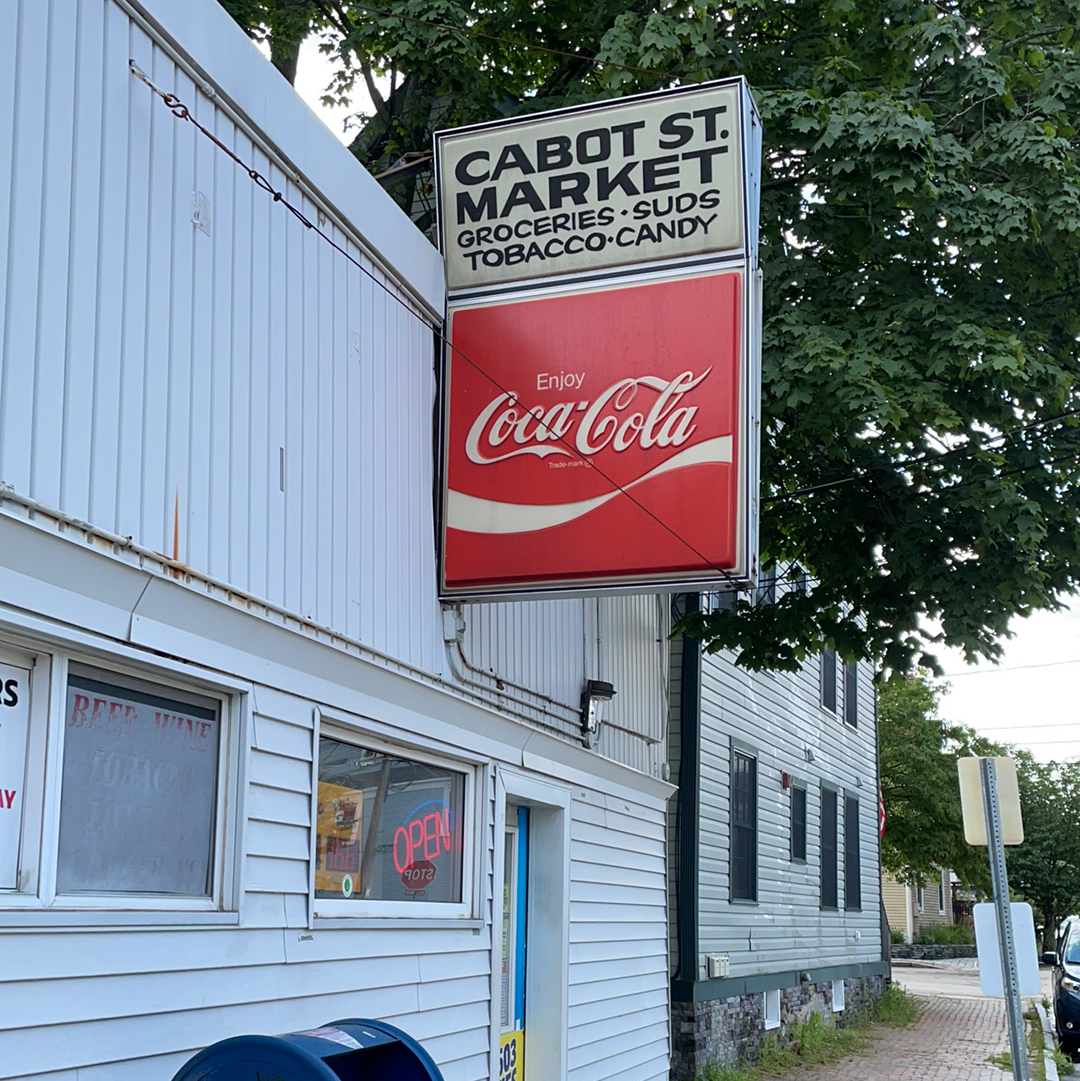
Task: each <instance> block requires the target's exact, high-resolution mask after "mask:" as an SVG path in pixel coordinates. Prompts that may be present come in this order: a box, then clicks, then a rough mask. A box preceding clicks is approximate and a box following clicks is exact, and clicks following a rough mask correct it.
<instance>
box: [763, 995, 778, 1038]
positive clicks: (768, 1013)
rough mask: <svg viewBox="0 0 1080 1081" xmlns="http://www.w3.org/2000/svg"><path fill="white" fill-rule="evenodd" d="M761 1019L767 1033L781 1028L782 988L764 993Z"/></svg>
mask: <svg viewBox="0 0 1080 1081" xmlns="http://www.w3.org/2000/svg"><path fill="white" fill-rule="evenodd" d="M761 1000H762V1001H761V1017H762V1021H763V1023H764V1027H765V1031H766V1032H768V1031H769V1030H770V1029H774V1028H779V1027H780V988H779V987H774V988H772V989H771V990H769V991H763V992H762V995H761Z"/></svg>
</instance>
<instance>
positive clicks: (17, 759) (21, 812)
mask: <svg viewBox="0 0 1080 1081" xmlns="http://www.w3.org/2000/svg"><path fill="white" fill-rule="evenodd" d="M32 677H33V671H32V669H30V668H24V667H22V666H21V665H17V664H12V663H10V662H8V661H5V660H2V659H0V890H17V889H18V888H19V849H20V845H21V841H22V832H23V818H24V816H25V808H26V756H27V752H28V750H29V744H30V689H31V679H32Z"/></svg>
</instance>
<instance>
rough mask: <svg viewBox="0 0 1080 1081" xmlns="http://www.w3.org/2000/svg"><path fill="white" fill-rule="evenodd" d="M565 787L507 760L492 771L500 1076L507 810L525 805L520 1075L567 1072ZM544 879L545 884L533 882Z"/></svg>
mask: <svg viewBox="0 0 1080 1081" xmlns="http://www.w3.org/2000/svg"><path fill="white" fill-rule="evenodd" d="M571 798H572V793H571V790H570V788H569V787H568V786H566V785H560V784H557V783H554V782H552V781H549V780H546V779H544V778H540V777H536V776H533V775H530V774H526V773H523V772H521V771H519V770H516V769H513V768H511V767H507V766H501V765H500V766H497V767H496V772H495V845H494V850H495V851H494V856H495V860H494V867H493V868H492V871H493V874H494V879H493V881H494V883H495V888H494V889H493V891H492V893H493V898H492V925H491V926H492V942H491V958H492V965H491V981H492V982H491V1002H492V1009H491V1076H492V1077H493V1078H498V1076H499V1043H500V1037H501V1026H500V1024H499V1011H498V1010H497V1009H496V1008H495V1007H496V1003H497V1002H498V1001H499V995H500V993H501V991H500V988H499V985H498V971H497V970H498V967H499V966H498V964H496V959H497V955H498V953H499V943H498V941H497V939H498V933H499V929H500V928H501V927H502V917H503V899H502V881H503V870H504V867H503V864H504V862H505V857H504V852H505V844H504V842H503V837H504V834H505V832H506V808H507V804H508V803H509V804H510V805H512V806H520V807H528V808H529V837H528V852H529V855H528V878H527V888H526V916H525V933H526V957H527V960H526V964H525V1071H524V1074H525V1079H526V1081H530V1079H531V1081H562V1079H563V1078H565V1077H566V1057H567V1026H568V1022H569V1012H570V1011H569V999H570V936H569V929H570V804H571ZM537 883H543V889H538V888H536V884H537Z"/></svg>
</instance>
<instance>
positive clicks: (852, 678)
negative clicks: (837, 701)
mask: <svg viewBox="0 0 1080 1081" xmlns="http://www.w3.org/2000/svg"><path fill="white" fill-rule="evenodd" d="M844 723H845V724H850V725H851V727H852V728H857V727H858V726H859V666H858V664H857V663H854V662H848V663H846V664H845V665H844Z"/></svg>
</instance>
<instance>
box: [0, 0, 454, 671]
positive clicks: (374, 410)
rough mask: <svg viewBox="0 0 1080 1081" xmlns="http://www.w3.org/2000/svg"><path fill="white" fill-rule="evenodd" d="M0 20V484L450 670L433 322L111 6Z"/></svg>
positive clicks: (27, 1) (22, 0)
mask: <svg viewBox="0 0 1080 1081" xmlns="http://www.w3.org/2000/svg"><path fill="white" fill-rule="evenodd" d="M7 21H8V22H9V23H10V25H11V29H12V32H11V33H9V34H5V35H3V37H4V44H3V46H0V48H2V49H3V50H4V52H5V53H6V61H7V62H5V63H3V74H0V80H2V81H0V87H2V90H0V148H3V150H4V151H6V153H5V154H4V157H5V158H6V159H7V160H8V161H9V163H10V169H7V168H5V169H2V170H0V174H2V175H0V206H2V207H3V209H4V211H5V212H4V213H3V214H2V215H0V237H2V238H3V241H4V245H3V251H4V253H5V254H4V256H3V258H2V261H0V319H2V325H3V335H2V354H0V479H2V480H3V481H4V482H5V483H7V484H9V485H12V486H13V487H14V488H15V489H16V490H17V491H19V492H20V493H23V494H25V495H28V496H30V497H32V498H34V499H38V500H40V501H42V502H43V503H46V504H49V505H52V506H57V507H59V508H60V509H61V510H63V511H65V512H66V513H68V514H71V515H73V516H75V517H77V518H80V519H84V520H86V521H89V522H91V523H93V524H94V525H97V526H99V527H102V528H104V529H107V530H110V531H113V532H116V533H118V534H120V535H122V536H130V537H132V539H133V540H134V541H135V542H137V543H140V544H144V545H146V546H148V547H150V548H152V549H154V550H156V551H159V552H162V553H164V554H166V555H172V554H174V532H175V534H176V536H177V545H176V554H177V555H178V556H179V558H180V559H181V560H182V561H183V562H185V563H187V564H188V565H189V566H191V567H192V568H193V569H194V570H197V571H199V572H202V573H206V574H208V575H210V576H213V577H216V578H219V579H222V580H224V581H228V582H230V583H231V584H234V585H236V586H237V588H239V589H244V590H248V591H250V592H252V593H255V594H256V595H259V596H262V597H265V598H266V599H267V600H270V601H271V602H273V603H276V604H279V605H282V606H283V607H286V608H288V609H289V610H291V611H295V612H296V613H297V614H298V615H301V616H303V617H306V618H309V619H312V620H314V621H317V622H320V623H324V624H328V625H331V626H334V627H336V628H339V629H341V630H342V631H344V632H345V633H347V634H351V635H354V636H356V637H361V638H362V639H363V640H364V641H365V642H367V643H368V644H370V645H372V646H373V647H375V648H377V649H382V650H385V651H387V652H391V653H394V654H395V655H397V656H399V657H401V658H402V660H404V661H406V662H411V663H413V664H416V665H418V666H421V667H423V668H426V669H437V668H439V667H440V666H441V640H440V637H439V635H438V630H439V620H438V606H437V600H436V596H435V572H434V553H433V542H432V537H433V527H432V513H431V483H432V476H431V468H432V467H431V446H430V440H429V438H428V436H427V434H426V433H427V432H428V431H429V430H430V421H431V410H432V403H433V399H434V371H433V341H432V337H431V331H430V327H428V326H427V325H426V324H425V322H424V320H423V319H422V318H421V317H420V316H419V313H418V311H417V309H416V308H415V305H414V304H412V303H411V302H410V301H408V300H407V299H406V295H405V293H404V291H403V288H402V287H401V286H400V285H399V284H398V283H396V282H394V281H392V280H390V279H389V278H388V277H387V276H386V275H385V274H384V273H383V272H382V271H381V270H379V269H378V268H377V267H376V266H375V265H374V264H373V263H372V262H371V260H370V259H368V258H367V257H366V256H365V255H364V254H363V252H362V250H361V249H360V247H359V246H358V245H357V243H356V242H355V240H354V238H353V237H352V236H351V235H348V234H346V233H345V232H344V231H343V230H342V229H340V228H339V227H337V226H336V225H335V224H333V220H332V219H328V218H327V217H326V216H325V215H323V214H322V208H321V207H319V206H318V205H316V204H315V203H314V202H313V200H312V199H310V198H309V197H307V196H306V195H305V194H304V192H303V191H302V190H301V189H300V188H299V187H298V186H297V185H296V183H295V182H294V180H293V179H292V178H291V177H289V176H287V175H284V174H283V173H282V171H281V170H280V169H279V168H278V167H277V165H276V164H275V163H273V162H272V161H271V159H270V158H269V157H268V155H267V152H266V151H265V150H264V149H263V148H262V146H261V145H259V144H257V143H256V142H253V140H252V138H251V137H250V136H249V135H248V134H245V132H244V131H243V130H241V129H240V128H239V127H238V125H237V124H236V123H234V122H233V120H232V119H231V118H230V116H229V114H228V113H226V112H225V110H224V109H223V108H222V107H220V106H218V105H217V104H215V102H214V101H213V100H211V99H208V98H207V97H206V96H205V95H204V94H203V92H202V91H201V90H200V89H199V88H198V87H197V86H196V85H195V83H194V82H193V81H192V79H191V78H190V77H188V76H187V75H186V74H185V73H184V71H183V70H182V69H181V68H180V67H179V66H178V65H177V63H176V62H174V60H173V59H172V58H171V57H170V55H169V54H167V53H166V51H165V50H164V49H163V48H162V47H160V46H159V45H157V44H156V43H155V42H154V41H152V40H151V39H150V38H149V37H148V36H147V34H146V33H145V32H144V31H143V29H142V28H141V27H140V26H139V25H137V24H135V23H133V22H132V21H131V19H130V18H129V17H128V16H127V14H126V13H125V12H124V11H123V10H122V9H121V8H120V7H119V6H118V5H116V4H113V3H105V2H102V0H81V2H80V3H78V4H77V5H71V6H69V5H66V4H61V3H59V2H57V0H52V2H51V3H42V2H40V0H18V3H17V4H16V5H14V10H13V11H12V13H11V16H10V17H9V19H8V20H7ZM237 33H238V34H239V31H237ZM238 47H245V43H244V42H243V40H242V38H238ZM129 57H134V58H135V60H136V62H137V63H138V64H139V65H140V67H142V68H143V70H145V71H146V72H147V73H148V75H149V76H150V78H151V79H152V80H153V81H154V82H155V84H157V85H158V86H160V87H162V88H163V89H165V90H170V91H174V92H175V93H176V94H177V95H178V96H179V97H180V99H181V100H182V101H183V102H184V103H185V104H187V105H188V106H189V108H191V110H192V114H193V116H195V117H196V118H197V119H198V120H199V122H200V123H202V124H204V125H206V126H207V127H208V128H209V129H210V130H211V131H213V133H214V134H215V136H216V137H217V138H219V139H220V140H221V141H222V143H223V144H224V145H226V146H228V147H230V148H232V149H234V150H235V152H236V153H237V154H238V155H239V156H240V157H241V158H243V159H244V160H245V161H247V162H249V163H250V164H251V166H252V167H253V168H254V169H256V170H258V171H259V172H260V173H262V174H263V175H265V176H266V177H267V179H268V180H269V182H270V184H271V185H273V186H274V187H275V188H278V189H280V190H282V191H283V192H284V193H285V196H286V198H287V199H288V200H289V201H290V202H293V203H294V204H296V205H297V206H299V207H300V208H301V209H302V212H303V213H304V214H305V215H306V216H307V217H308V218H309V219H310V220H312V221H316V220H319V221H320V222H321V224H322V227H323V228H324V229H327V230H328V231H329V232H331V234H332V235H333V237H334V240H335V241H336V242H337V243H338V244H340V245H341V246H342V247H343V248H344V249H345V250H347V251H348V252H349V253H350V255H351V256H352V257H353V258H355V259H357V260H359V261H360V263H361V264H362V265H363V266H364V267H365V269H366V270H367V271H368V272H369V273H371V274H372V275H373V276H374V277H375V278H377V279H378V281H379V283H380V285H381V286H384V287H385V288H381V287H380V285H377V284H375V283H374V282H372V281H371V280H370V279H368V278H367V277H365V276H364V275H363V274H361V272H360V271H358V270H357V269H356V268H355V267H354V266H352V265H350V264H349V263H348V262H347V260H346V259H345V258H344V257H343V256H342V255H341V254H340V253H339V252H336V251H334V250H333V248H331V247H330V245H329V244H327V243H326V242H325V241H323V240H322V239H321V238H319V237H318V236H317V235H316V234H315V233H314V232H312V231H309V230H307V229H305V228H304V227H303V225H302V224H301V223H300V222H299V221H297V220H296V218H294V217H293V216H292V215H291V214H289V213H288V211H287V210H285V209H284V208H283V207H282V206H281V205H280V204H276V203H274V201H273V200H272V199H271V198H270V197H269V196H268V195H267V194H266V193H265V192H264V191H262V190H260V189H259V188H258V187H256V185H255V184H254V183H252V181H251V180H250V179H249V178H248V177H247V176H246V175H245V174H244V172H243V171H242V170H241V169H239V168H238V167H237V166H236V165H235V163H234V162H232V161H230V160H229V159H228V158H227V157H226V156H225V155H224V154H223V153H221V151H220V150H219V149H218V148H217V147H215V146H214V145H213V144H212V143H211V142H210V141H209V140H208V139H206V138H205V137H203V136H202V135H201V134H199V133H198V132H197V131H196V129H195V128H194V126H193V125H191V124H189V123H186V122H185V121H183V120H181V119H178V118H177V117H176V116H174V115H173V114H172V113H171V112H170V111H169V110H168V109H167V108H166V107H165V106H164V104H163V103H162V102H161V101H160V99H158V98H157V97H156V96H155V95H153V94H152V93H151V91H150V90H149V89H148V88H147V87H146V86H144V85H143V84H142V83H141V82H139V81H138V80H136V79H134V78H133V77H132V76H131V74H130V73H129V70H128V58H129ZM266 77H267V79H275V78H277V76H276V73H274V72H273V71H272V70H271V69H269V68H267V71H266ZM317 123H318V122H317V121H316V120H315V119H314V118H311V124H312V125H316V124H317ZM267 137H268V138H270V139H273V138H274V133H273V132H269V133H267ZM341 159H342V160H341V164H342V167H343V168H346V169H348V168H355V169H356V170H357V171H359V170H360V166H359V165H357V164H356V163H355V162H352V160H351V159H350V158H348V157H347V155H346V152H345V151H342V152H341ZM317 180H318V178H317V177H316V178H315V181H317ZM317 186H318V185H317V183H313V184H312V187H317ZM200 204H201V205H202V206H203V207H204V208H205V212H204V217H206V218H208V220H206V221H205V222H204V223H203V226H202V227H200V224H199V223H198V222H196V221H195V220H194V218H195V212H196V209H197V207H198V206H199V205H200ZM371 214H372V215H381V216H383V217H386V216H388V215H390V216H393V215H399V212H398V211H397V209H396V208H394V207H393V206H392V205H391V204H390V201H389V200H388V199H386V200H384V201H383V202H382V203H381V205H378V206H373V207H372V208H371ZM400 228H401V230H403V231H404V230H408V231H413V226H412V225H411V224H410V223H408V222H407V221H406V219H405V218H404V216H403V215H401V216H400ZM177 509H178V511H179V514H178V517H177V515H176V512H177Z"/></svg>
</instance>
